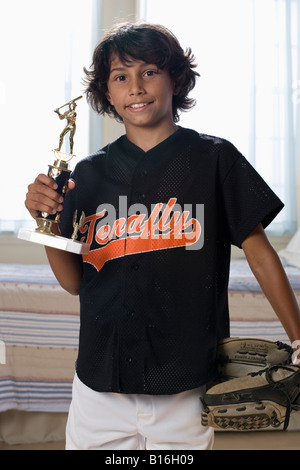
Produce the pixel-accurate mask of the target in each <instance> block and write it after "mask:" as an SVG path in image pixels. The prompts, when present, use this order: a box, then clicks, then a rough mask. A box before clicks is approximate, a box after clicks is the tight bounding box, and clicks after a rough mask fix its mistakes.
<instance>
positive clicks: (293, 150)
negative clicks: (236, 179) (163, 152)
mask: <svg viewBox="0 0 300 470" xmlns="http://www.w3.org/2000/svg"><path fill="white" fill-rule="evenodd" d="M140 8H141V16H142V17H143V18H144V19H146V20H148V21H151V22H155V23H161V24H163V25H165V26H167V27H168V28H169V29H170V30H171V31H173V32H174V34H175V35H176V36H177V37H178V39H179V41H180V43H181V45H182V46H183V48H184V49H185V48H186V47H191V48H192V50H193V52H194V55H195V56H196V62H197V63H198V71H199V73H200V74H201V78H200V79H198V83H197V86H196V88H195V89H194V91H193V92H192V96H193V97H195V98H196V99H197V106H196V108H195V109H193V110H192V111H189V112H188V113H184V114H182V117H181V124H182V125H184V126H186V127H192V128H194V129H196V130H198V131H199V132H204V133H207V134H212V135H217V136H220V137H224V138H226V139H228V140H230V141H231V142H232V143H233V144H234V145H236V147H237V148H238V149H239V150H240V151H241V152H242V153H243V154H244V155H245V157H246V158H248V160H249V161H250V162H251V163H252V164H253V165H254V166H255V167H256V169H257V170H258V172H259V173H260V174H261V175H262V177H263V178H264V179H265V180H266V181H267V183H268V184H269V185H270V186H271V187H272V188H273V190H274V191H275V192H276V193H277V194H278V196H279V197H280V198H281V199H282V200H283V202H284V203H285V205H286V207H285V208H284V210H283V211H282V212H281V213H280V214H279V215H278V216H277V218H276V219H275V221H274V222H273V223H272V224H271V226H270V229H269V233H270V234H275V235H280V234H282V233H283V232H285V231H286V232H289V233H294V232H295V230H296V228H297V197H296V185H297V181H296V178H297V177H296V175H297V156H298V154H299V140H297V139H298V138H299V136H298V135H297V128H298V125H299V124H298V121H297V109H299V101H300V93H299V89H300V77H299V67H300V64H298V63H297V57H298V56H299V43H298V41H299V37H300V36H299V32H300V24H299V12H300V6H299V1H298V0H263V1H262V0H242V1H241V0H226V2H225V1H224V0H209V1H207V0H197V1H193V0H185V2H182V0H164V1H163V2H162V1H161V0H141V2H140Z"/></svg>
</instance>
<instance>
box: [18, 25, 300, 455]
mask: <svg viewBox="0 0 300 470" xmlns="http://www.w3.org/2000/svg"><path fill="white" fill-rule="evenodd" d="M194 68H195V65H194V64H193V56H192V54H191V51H190V50H188V51H187V52H186V53H184V52H183V50H182V49H181V47H180V45H179V44H178V41H177V40H176V38H175V37H174V36H173V35H172V34H171V33H170V32H169V31H168V30H166V29H165V28H163V27H161V26H158V25H150V24H133V25H132V24H125V25H119V26H117V27H115V28H114V29H113V30H112V31H110V32H109V33H108V34H107V35H106V36H105V37H104V38H103V40H102V41H101V42H100V44H99V45H98V46H97V47H96V49H95V51H94V56H93V64H92V66H91V70H90V71H87V70H85V72H86V76H87V97H88V100H89V102H90V104H91V105H92V107H93V108H94V109H95V110H96V111H97V112H98V113H100V114H102V113H107V114H110V115H113V116H114V117H115V118H116V119H118V120H121V121H122V122H123V123H124V126H125V130H126V135H124V136H122V137H120V138H119V139H117V140H116V141H115V142H112V143H111V144H109V145H107V146H106V147H104V148H103V149H102V150H100V151H98V152H97V153H96V154H94V155H92V156H90V157H88V158H87V159H84V160H83V161H81V162H79V163H78V165H77V166H76V168H75V171H74V173H73V175H72V179H71V180H70V182H69V188H70V191H69V193H68V195H67V197H66V200H65V203H64V210H63V212H62V216H61V224H60V230H61V233H62V234H63V235H64V236H70V235H71V231H72V217H73V213H74V210H75V209H77V210H78V211H79V213H81V211H84V212H85V214H86V221H85V224H84V226H83V227H82V228H81V237H82V239H85V240H87V241H88V242H91V250H90V252H89V253H88V254H87V255H84V256H83V258H82V259H81V257H79V256H77V255H73V254H70V253H67V252H61V251H59V250H55V249H53V248H46V250H47V255H48V258H49V262H50V264H51V266H52V269H53V271H54V273H55V275H56V277H57V279H58V281H59V282H60V284H61V285H62V286H63V287H64V288H65V289H66V290H67V291H69V292H70V293H71V294H74V295H77V294H78V293H79V295H80V305H81V326H80V340H79V352H78V360H77V363H76V375H75V378H74V384H73V397H72V404H71V407H70V412H69V419H68V426H67V439H66V441H67V449H87V448H97V449H114V450H117V449H138V448H146V449H190V450H191V449H211V448H212V444H213V431H212V429H210V428H203V427H202V426H201V418H200V415H201V408H200V407H201V404H200V400H199V397H200V395H201V394H202V393H203V392H204V390H205V384H207V383H208V382H209V381H211V380H212V379H213V378H214V377H215V376H216V373H217V372H216V349H217V343H218V341H219V340H220V339H221V338H224V337H227V336H229V315H228V301H227V290H228V275H229V262H230V245H231V243H233V244H235V245H237V246H239V247H241V248H243V250H244V252H245V254H246V257H247V259H248V262H249V264H250V266H251V268H252V270H253V271H254V273H255V275H256V277H257V279H258V281H259V282H260V284H261V286H262V288H263V290H264V292H265V294H266V296H267V297H268V299H269V301H270V302H271V304H272V306H273V308H274V310H275V311H276V313H277V315H278V316H279V318H280V320H281V322H282V324H283V326H284V328H285V330H286V332H287V334H288V336H289V338H290V340H291V342H293V341H295V340H297V339H299V338H300V313H299V308H298V305H297V302H296V300H295V297H294V295H293V292H292V290H291V287H290V285H289V282H288V280H287V278H286V276H285V273H284V270H283V269H282V266H281V263H280V260H279V258H278V256H277V254H276V253H275V252H274V250H273V249H272V248H271V246H270V244H269V243H268V240H267V238H266V236H265V234H264V230H263V228H264V227H266V226H267V225H268V224H269V223H270V222H271V221H272V219H273V218H274V217H275V216H276V215H277V214H278V212H279V211H280V210H281V209H282V207H283V204H282V203H281V201H280V200H279V199H278V198H277V196H276V195H275V194H274V193H273V192H272V191H271V189H270V188H269V187H268V186H267V185H266V183H265V182H264V181H263V180H262V179H261V178H260V176H259V175H258V174H257V173H256V171H255V170H254V169H253V168H252V167H251V166H250V165H249V163H248V162H247V161H246V159H245V158H244V157H243V156H242V155H241V154H240V153H239V152H238V151H237V150H236V149H235V148H234V147H233V145H232V144H230V143H229V142H226V141H225V140H223V139H218V138H215V137H210V136H207V135H202V134H198V133H197V132H195V131H193V130H190V129H183V128H182V127H179V126H178V125H177V124H176V123H177V122H178V118H179V112H180V111H181V110H187V109H189V108H190V107H191V106H192V105H193V104H194V103H193V101H192V100H191V99H190V98H188V93H189V91H190V90H192V89H193V87H194V85H195V80H196V77H197V75H198V74H197V72H196V71H195V70H194ZM62 202H63V201H62V200H61V199H59V196H58V195H57V194H56V192H55V187H54V183H53V181H51V180H50V179H49V178H48V177H47V176H45V175H40V176H39V177H38V178H37V179H36V180H35V182H34V183H33V184H32V185H30V186H29V191H28V193H27V198H26V207H27V208H28V210H29V211H30V213H31V214H32V216H33V217H36V216H37V211H39V210H41V211H46V212H48V213H51V212H53V213H55V212H56V211H57V210H59V211H61V210H62Z"/></svg>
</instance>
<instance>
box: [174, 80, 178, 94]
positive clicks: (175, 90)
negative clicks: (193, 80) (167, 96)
mask: <svg viewBox="0 0 300 470" xmlns="http://www.w3.org/2000/svg"><path fill="white" fill-rule="evenodd" d="M178 93H179V90H178V88H177V86H176V83H174V82H173V95H178Z"/></svg>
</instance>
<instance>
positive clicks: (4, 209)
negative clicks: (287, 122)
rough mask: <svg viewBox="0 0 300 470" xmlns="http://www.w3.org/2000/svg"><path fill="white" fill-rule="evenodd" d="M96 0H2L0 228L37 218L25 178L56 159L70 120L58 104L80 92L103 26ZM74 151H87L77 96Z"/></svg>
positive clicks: (85, 117)
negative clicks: (63, 117) (29, 205)
mask: <svg viewBox="0 0 300 470" xmlns="http://www.w3.org/2000/svg"><path fill="white" fill-rule="evenodd" d="M100 4H101V2H99V0H97V1H96V0H85V1H84V2H82V1H81V0H51V1H41V0H26V1H24V0H2V1H1V2H0V41H1V52H0V56H1V60H0V129H1V140H0V151H1V169H2V171H1V184H0V201H1V203H0V231H1V232H13V233H15V232H17V231H18V228H19V226H21V225H22V226H24V225H25V226H26V225H29V226H31V225H32V224H33V222H32V221H31V218H30V217H29V215H28V214H27V211H26V209H25V207H24V199H25V194H26V191H27V186H28V184H29V183H30V182H32V181H33V179H34V178H35V177H36V176H37V175H38V174H39V173H40V172H43V173H45V172H47V170H48V164H51V163H52V162H53V153H52V149H54V148H56V147H57V145H58V138H59V134H60V132H61V131H62V129H63V126H64V124H65V121H60V120H59V119H58V116H57V115H56V114H55V113H54V109H56V108H58V107H59V106H61V105H63V104H64V103H66V102H67V101H69V100H70V99H73V98H76V97H77V96H79V95H81V94H82V90H83V85H82V78H83V71H82V69H83V66H89V65H90V63H91V55H92V49H93V47H94V43H95V42H96V35H95V30H96V28H97V27H98V28H97V30H98V33H99V34H100V28H99V24H98V21H99V8H100ZM77 110H78V118H77V131H76V135H75V146H74V153H75V154H76V156H77V158H76V160H77V159H78V158H81V157H84V156H86V155H87V154H88V153H89V143H90V138H89V124H90V119H91V116H90V110H89V109H88V106H87V104H86V100H85V98H84V99H82V100H80V101H78V107H77Z"/></svg>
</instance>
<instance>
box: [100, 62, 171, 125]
mask: <svg viewBox="0 0 300 470" xmlns="http://www.w3.org/2000/svg"><path fill="white" fill-rule="evenodd" d="M107 88H108V91H107V93H106V97H107V99H108V101H109V102H110V104H111V105H113V106H114V107H115V110H116V111H117V113H118V114H119V115H120V116H121V117H122V118H123V121H124V124H125V128H126V131H127V132H128V131H134V130H135V131H136V130H137V128H140V127H143V128H149V129H152V130H154V128H155V127H156V126H163V125H166V126H172V125H174V123H173V115H172V98H173V94H174V85H173V82H172V80H171V78H170V76H169V73H168V72H167V71H165V70H159V69H158V67H157V66H156V65H153V64H146V63H144V62H143V61H139V60H132V61H130V62H128V63H125V64H124V62H122V61H121V60H120V59H119V58H118V57H113V59H112V61H111V66H110V75H109V79H108V82H107Z"/></svg>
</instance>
